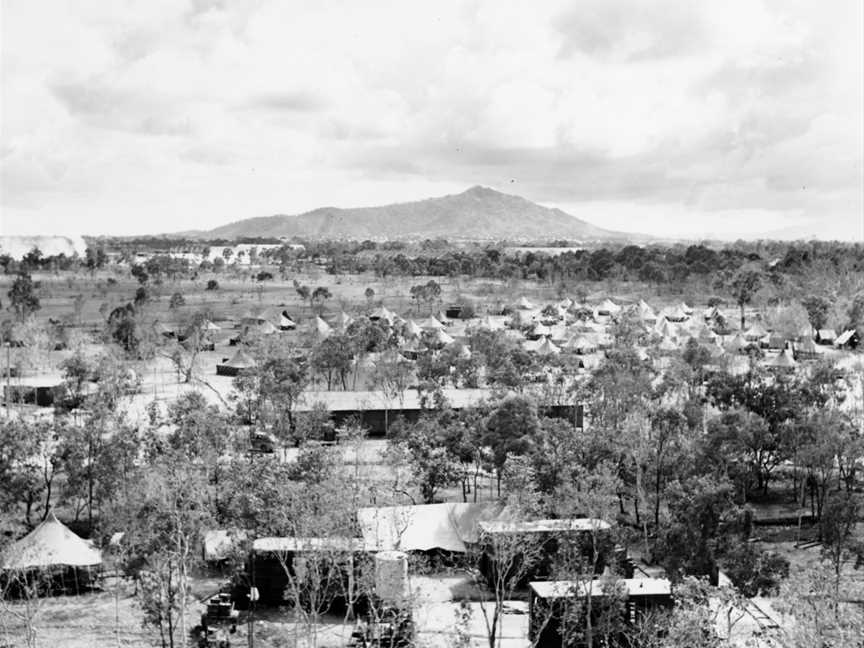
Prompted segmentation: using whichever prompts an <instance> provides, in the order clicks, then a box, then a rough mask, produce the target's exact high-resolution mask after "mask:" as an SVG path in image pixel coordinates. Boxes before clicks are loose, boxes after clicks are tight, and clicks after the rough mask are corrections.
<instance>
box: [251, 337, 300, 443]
mask: <svg viewBox="0 0 864 648" xmlns="http://www.w3.org/2000/svg"><path fill="white" fill-rule="evenodd" d="M252 373H253V374H254V378H255V387H254V388H255V389H256V391H257V394H256V397H257V398H256V400H257V403H258V407H259V408H260V410H261V413H263V414H264V417H263V418H264V420H265V421H267V422H268V423H269V425H270V426H271V427H272V429H273V430H274V431H275V433H276V436H277V437H279V438H281V439H283V440H288V439H292V440H295V441H296V439H295V433H296V430H297V421H296V417H295V415H294V413H295V409H296V407H297V405H298V403H299V401H300V399H301V398H302V396H303V391H304V390H305V389H306V386H307V384H308V383H309V372H308V367H307V365H306V363H305V361H303V360H301V359H300V358H299V357H298V356H296V355H294V354H293V353H292V351H291V350H290V349H286V348H285V347H284V346H283V345H282V344H281V343H280V342H279V341H278V340H273V341H271V340H266V341H265V342H264V343H263V344H262V346H261V348H260V349H259V354H258V364H257V367H256V369H255V370H254V371H253V372H252Z"/></svg>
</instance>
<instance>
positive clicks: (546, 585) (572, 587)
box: [528, 578, 674, 648]
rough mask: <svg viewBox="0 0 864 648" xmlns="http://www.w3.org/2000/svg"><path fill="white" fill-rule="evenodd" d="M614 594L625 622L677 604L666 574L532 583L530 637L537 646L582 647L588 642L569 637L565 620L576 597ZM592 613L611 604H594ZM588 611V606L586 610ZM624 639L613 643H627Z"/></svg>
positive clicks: (633, 622) (601, 611)
mask: <svg viewBox="0 0 864 648" xmlns="http://www.w3.org/2000/svg"><path fill="white" fill-rule="evenodd" d="M607 597H612V598H613V599H617V600H619V601H620V604H619V605H617V606H616V607H615V609H617V610H618V613H619V614H620V615H621V617H620V619H621V624H622V626H628V625H637V624H640V623H641V622H642V621H643V620H644V619H645V618H646V617H647V616H648V615H651V614H654V613H656V612H658V611H660V610H670V609H671V608H672V606H673V604H674V599H673V597H672V584H671V583H670V582H669V581H668V580H667V579H665V578H625V579H617V580H615V579H608V580H607V579H595V580H588V579H585V580H573V581H546V582H533V583H530V584H529V599H528V615H529V619H528V637H529V639H530V640H531V645H532V646H537V648H563V646H573V647H574V648H575V647H577V646H578V647H581V646H584V645H587V644H585V643H581V642H579V641H578V640H577V641H575V642H574V640H573V639H572V638H570V637H565V636H564V635H563V634H562V633H563V628H562V623H563V622H564V619H565V616H566V615H567V614H568V610H569V609H572V605H573V601H574V600H575V601H585V602H587V600H588V599H589V598H590V599H591V600H599V599H604V598H607ZM592 607H593V610H592V616H594V615H595V614H596V615H597V619H595V622H596V621H598V620H599V616H600V615H601V614H606V613H608V606H603V605H596V606H592ZM586 611H587V610H586ZM625 632H626V631H624V630H623V629H622V631H621V633H622V637H621V639H622V640H621V641H620V643H619V641H618V640H617V639H616V640H613V644H612V645H625V643H627V642H625V641H624V640H623V635H624V634H625Z"/></svg>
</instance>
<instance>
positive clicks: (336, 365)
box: [309, 333, 354, 391]
mask: <svg viewBox="0 0 864 648" xmlns="http://www.w3.org/2000/svg"><path fill="white" fill-rule="evenodd" d="M353 359H354V352H353V345H352V344H351V340H350V338H349V337H348V336H347V335H346V334H344V333H333V334H332V335H330V336H328V337H326V338H324V339H323V340H321V341H320V342H319V343H318V344H317V345H316V346H315V348H313V349H312V353H311V354H310V356H309V364H310V366H311V367H312V369H313V370H314V371H316V372H318V373H321V374H323V375H324V376H325V378H326V380H327V389H328V391H329V390H330V389H332V388H333V386H334V384H335V383H336V381H337V380H338V381H339V383H340V384H341V385H342V389H348V383H347V378H348V375H349V374H350V373H351V363H352V361H353Z"/></svg>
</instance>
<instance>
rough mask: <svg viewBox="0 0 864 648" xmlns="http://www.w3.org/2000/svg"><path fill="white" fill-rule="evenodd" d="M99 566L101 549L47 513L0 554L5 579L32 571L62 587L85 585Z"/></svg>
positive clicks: (70, 587)
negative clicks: (47, 577)
mask: <svg viewBox="0 0 864 648" xmlns="http://www.w3.org/2000/svg"><path fill="white" fill-rule="evenodd" d="M101 565H102V552H101V551H99V550H98V549H96V548H95V547H93V545H92V544H91V543H90V542H88V541H87V540H84V539H83V538H81V537H80V536H78V535H76V534H75V533H73V532H72V531H71V530H69V528H68V527H67V526H66V525H65V524H63V523H62V522H60V521H59V520H58V519H57V518H56V517H55V516H54V513H53V512H52V513H49V515H48V517H47V518H46V519H45V521H44V522H42V523H41V524H39V526H37V527H36V528H35V529H33V530H32V531H31V532H30V533H28V534H27V535H26V536H24V537H23V538H21V539H20V540H18V541H17V542H13V543H12V544H11V545H9V546H8V547H7V548H6V550H5V551H4V552H3V554H2V555H0V572H2V575H3V578H4V579H5V580H7V581H8V582H14V581H13V580H12V579H14V578H15V577H16V576H22V575H23V576H24V577H25V578H27V579H28V581H29V582H33V576H34V574H45V575H47V576H49V577H50V578H51V579H52V581H54V582H53V583H52V585H55V586H59V587H60V588H62V589H74V590H76V591H78V590H80V589H81V588H82V587H86V586H87V584H88V583H89V581H90V580H91V579H92V577H93V572H94V571H95V570H98V569H99V567H100V566H101Z"/></svg>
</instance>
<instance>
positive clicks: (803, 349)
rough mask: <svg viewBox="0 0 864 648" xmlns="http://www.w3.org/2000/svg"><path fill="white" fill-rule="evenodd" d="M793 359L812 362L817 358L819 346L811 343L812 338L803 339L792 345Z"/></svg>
mask: <svg viewBox="0 0 864 648" xmlns="http://www.w3.org/2000/svg"><path fill="white" fill-rule="evenodd" d="M793 350H794V358H795V359H796V360H814V359H815V358H818V357H819V354H820V350H819V345H818V344H816V342H814V341H813V338H810V337H808V338H804V339H803V340H801V341H800V342H798V343H797V344H795V345H794V347H793Z"/></svg>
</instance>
